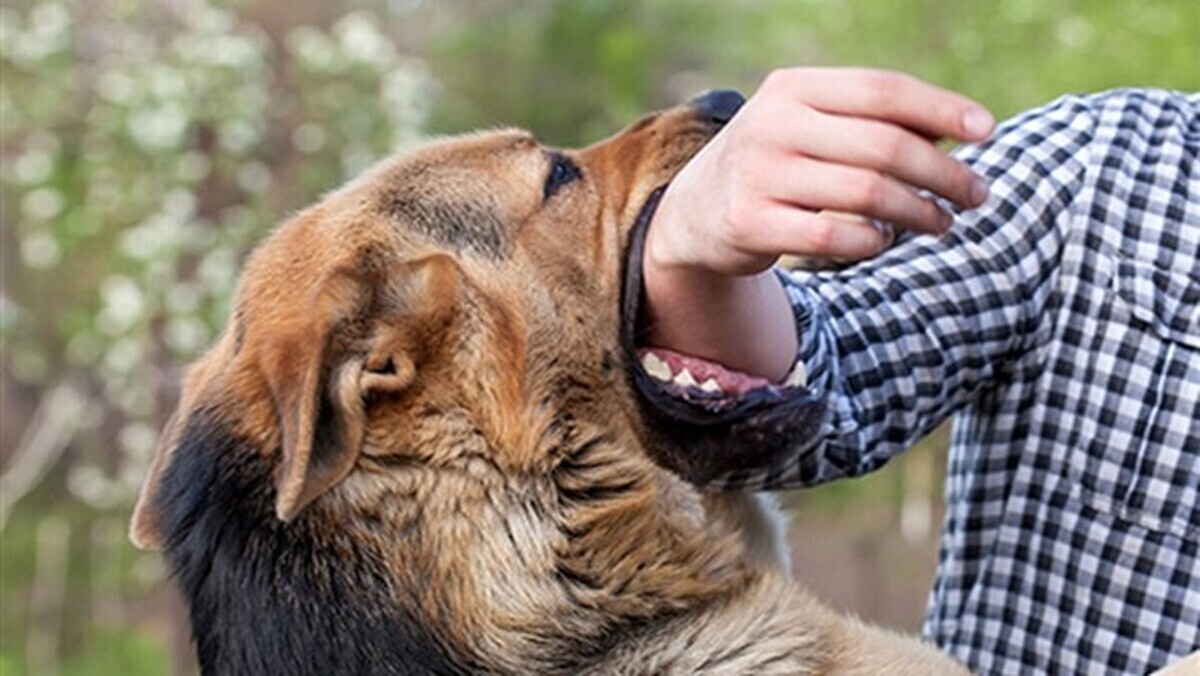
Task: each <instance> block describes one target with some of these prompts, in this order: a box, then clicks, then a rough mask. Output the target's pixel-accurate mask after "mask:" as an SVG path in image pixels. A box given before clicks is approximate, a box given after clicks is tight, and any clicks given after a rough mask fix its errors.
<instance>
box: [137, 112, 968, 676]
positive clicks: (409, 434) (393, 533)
mask: <svg viewBox="0 0 1200 676" xmlns="http://www.w3.org/2000/svg"><path fill="white" fill-rule="evenodd" d="M713 131H714V130H713V129H712V128H711V127H709V126H706V125H705V124H703V123H702V122H700V121H698V120H697V119H696V116H695V115H694V113H693V112H692V111H691V110H690V109H689V108H687V107H680V108H677V109H674V110H671V111H667V112H665V113H661V114H658V115H656V116H652V117H648V118H647V119H646V120H644V121H642V122H641V123H639V124H637V125H634V126H633V127H631V128H630V129H628V130H626V131H625V132H623V133H621V134H619V135H617V136H615V137H613V138H612V139H610V140H608V141H606V142H603V143H601V144H598V145H595V146H592V147H589V148H586V149H583V150H580V151H572V152H568V153H567V155H568V156H569V157H570V158H571V159H572V161H574V163H575V164H576V165H577V166H578V167H579V169H580V170H581V172H582V178H581V179H580V180H578V181H575V182H573V183H570V184H568V185H565V186H564V187H562V188H561V190H560V191H559V192H558V193H557V194H555V195H554V196H553V198H552V199H550V200H549V201H547V202H545V203H543V200H542V191H543V183H544V181H545V177H546V175H547V172H548V171H549V166H550V164H549V160H548V155H547V151H546V150H545V149H543V148H542V147H541V146H539V145H538V144H537V143H536V142H535V141H534V140H533V139H532V138H531V137H530V136H529V135H527V134H526V133H524V132H520V131H511V130H510V131H499V132H494V133H488V134H478V135H473V136H468V137H462V138H454V139H448V140H443V141H439V142H437V143H434V144H432V145H430V146H428V147H426V148H424V149H422V150H420V151H418V152H416V153H415V154H412V155H409V156H405V157H400V158H397V159H393V160H390V161H387V162H385V163H383V164H381V165H380V166H379V167H377V168H375V169H374V170H372V171H370V172H369V173H368V174H367V175H365V176H364V177H362V178H360V179H358V180H357V181H355V182H353V183H351V184H350V185H348V186H346V187H345V188H343V189H342V190H340V191H338V192H336V193H334V194H331V195H330V196H328V197H327V198H325V199H324V200H323V201H322V202H321V203H319V204H318V205H316V206H314V207H312V208H311V209H309V210H307V211H306V212H304V213H302V214H300V215H299V216H297V217H296V218H294V219H293V220H292V221H290V222H289V223H286V224H285V225H283V226H282V227H281V228H280V229H279V230H278V231H276V232H275V233H274V234H273V235H271V236H270V237H269V238H268V239H267V240H266V241H265V242H264V243H263V244H262V245H261V246H260V247H259V248H258V250H256V251H255V252H254V254H253V255H252V256H251V257H250V259H249V261H248V263H247V265H246V267H245V270H244V272H243V276H242V280H241V283H240V286H239V290H238V294H237V297H236V301H235V304H234V315H233V318H232V319H231V321H230V326H229V328H228V329H227V330H226V331H225V333H224V334H223V336H222V337H221V339H220V341H219V342H218V343H217V344H216V346H214V348H213V349H212V350H211V351H210V352H209V353H208V354H207V355H206V356H205V357H204V358H203V359H201V360H200V361H199V362H198V363H197V364H196V365H194V366H193V367H192V368H191V370H190V372H189V375H188V378H187V381H186V383H185V387H184V395H183V400H182V403H181V405H180V410H179V412H178V413H177V414H176V417H175V418H174V421H175V422H173V423H172V424H171V425H170V426H168V430H167V432H166V433H165V434H164V440H163V445H162V450H161V451H160V453H159V454H158V457H157V458H156V462H155V466H154V468H153V469H152V471H151V475H150V477H149V479H148V480H147V482H146V486H145V488H144V491H143V494H142V496H141V498H140V500H139V503H138V507H137V510H136V513H135V515H134V519H133V524H132V526H131V534H132V537H133V539H134V541H135V542H137V543H138V544H140V545H143V546H151V547H159V546H162V545H163V544H164V535H163V532H162V529H163V523H162V520H161V516H160V513H161V511H162V509H163V505H161V504H159V503H158V502H157V501H156V499H157V493H158V491H159V490H160V483H161V481H162V475H163V472H164V468H165V467H167V466H169V465H170V463H172V462H173V458H174V457H175V455H176V454H177V453H181V452H183V451H179V450H178V449H177V448H176V446H177V445H178V444H179V439H178V437H179V435H180V434H181V432H180V429H181V427H182V426H183V424H184V422H185V421H186V419H188V418H189V416H191V415H194V413H195V411H197V410H200V409H204V410H206V411H209V412H210V413H211V414H212V415H215V416H217V417H218V418H219V419H220V420H221V421H222V422H223V423H224V424H228V425H229V426H230V428H232V429H233V430H234V431H236V433H237V434H239V435H241V436H242V437H244V438H247V439H251V440H253V442H254V445H255V447H256V448H257V449H259V452H260V453H261V455H262V456H263V457H264V458H267V459H268V460H270V462H271V463H273V464H274V466H276V467H277V469H276V472H275V474H274V475H273V476H271V477H265V478H264V480H265V481H270V482H272V483H273V484H274V486H275V491H276V498H275V500H276V502H275V510H276V514H277V517H278V518H279V519H281V520H283V521H291V520H293V519H300V518H308V519H314V520H317V521H314V523H318V524H325V526H324V527H327V528H328V529H330V530H331V531H333V530H336V531H337V532H338V533H339V537H341V538H343V539H342V540H339V541H344V542H346V543H348V544H347V545H346V546H348V547H354V548H359V549H362V550H363V551H377V552H381V553H382V554H381V555H380V556H381V557H382V558H383V560H382V561H381V565H382V566H383V567H384V568H385V569H386V570H387V571H390V573H389V574H390V575H391V576H392V581H393V584H394V586H395V588H396V589H399V590H406V591H405V592H404V593H398V595H397V601H396V602H397V603H409V604H413V605H414V607H415V608H416V610H417V611H418V612H419V615H420V616H421V617H423V618H425V620H424V621H426V622H428V623H430V624H431V625H432V626H435V627H436V628H437V629H438V631H439V632H440V633H441V635H444V636H446V637H449V639H448V640H449V642H450V643H451V644H452V647H453V648H454V649H455V650H457V651H460V652H461V653H463V654H467V655H470V656H471V658H472V660H474V661H475V663H477V664H481V665H486V668H488V669H489V670H492V671H496V672H509V673H544V672H549V671H553V670H555V669H559V670H563V671H569V670H571V669H572V667H570V666H565V665H575V667H574V669H575V671H585V670H590V671H593V672H597V673H599V672H602V673H681V674H682V673H689V674H690V673H702V672H707V673H731V674H732V673H789V674H808V673H812V674H817V673H860V674H867V673H871V674H882V673H887V674H904V673H912V674H918V673H919V674H928V673H958V672H960V671H962V670H961V669H960V668H958V667H957V666H956V665H954V664H953V663H951V662H950V661H949V660H948V659H946V658H945V657H943V656H942V655H940V654H939V653H938V652H937V651H935V650H933V649H932V648H929V647H927V646H924V645H922V644H920V643H919V642H917V641H915V640H912V639H907V638H901V637H898V636H895V635H892V634H889V633H886V632H883V631H881V630H878V629H874V628H870V627H866V626H864V625H861V624H859V623H857V622H853V621H849V620H846V619H844V618H842V617H840V616H839V615H837V614H836V613H834V612H832V611H830V610H828V609H827V608H825V607H823V606H822V605H821V604H819V603H818V602H817V601H815V600H813V598H812V597H810V596H809V595H808V594H807V593H805V592H804V591H802V590H801V589H800V588H798V587H797V586H796V585H795V584H793V583H792V582H791V581H790V579H789V576H788V574H787V572H786V570H785V566H786V563H785V560H786V555H785V554H784V549H783V546H782V537H781V533H782V528H781V525H780V523H779V522H778V521H777V510H775V509H774V507H772V506H771V505H770V504H768V503H765V502H763V501H762V499H761V498H758V497H755V496H745V495H704V494H701V493H700V492H699V491H697V490H696V489H695V488H694V487H693V486H691V485H690V484H688V483H686V482H684V481H683V480H682V479H680V478H678V477H677V476H675V475H674V474H672V473H671V472H670V471H668V470H666V469H663V468H662V467H659V466H658V465H656V464H655V463H654V462H652V461H651V460H650V458H649V456H648V454H647V453H646V452H645V450H644V448H643V444H644V441H643V440H644V439H645V429H644V425H645V424H646V423H645V422H643V420H642V418H641V416H640V414H639V411H638V407H637V404H636V400H635V396H634V393H633V392H632V390H631V387H630V385H629V383H628V381H627V379H626V376H625V373H626V371H627V369H628V368H629V366H630V365H629V364H627V363H626V362H625V356H624V354H623V353H622V350H621V347H620V345H619V341H618V332H617V327H618V325H619V322H620V316H619V307H618V306H619V303H618V298H619V295H620V276H621V275H620V267H621V262H622V261H621V259H622V252H623V250H624V247H625V245H626V242H627V238H628V235H629V230H630V226H631V224H632V223H633V222H634V220H635V217H636V214H637V212H638V211H639V209H640V207H641V205H642V204H643V203H644V202H645V201H646V199H647V197H648V195H649V194H650V193H651V191H652V190H653V189H654V188H656V187H657V186H660V185H662V184H663V183H665V182H666V181H667V180H669V179H670V177H671V176H672V175H673V174H674V172H675V171H677V170H678V169H679V168H680V166H682V164H683V163H684V162H685V161H686V160H687V159H688V158H689V157H691V155H692V154H694V153H695V152H696V151H697V149H698V148H699V147H701V145H702V144H703V143H704V142H705V141H706V140H707V139H708V138H709V137H710V136H711V134H712V133H713ZM322 402H324V403H322ZM414 534H417V535H419V537H414ZM584 651H590V652H591V654H592V655H593V656H594V657H592V658H589V657H588V656H587V655H585V654H584Z"/></svg>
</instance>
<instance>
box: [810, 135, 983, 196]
mask: <svg viewBox="0 0 1200 676" xmlns="http://www.w3.org/2000/svg"><path fill="white" fill-rule="evenodd" d="M788 129H791V130H793V134H792V135H793V137H794V138H792V139H790V141H791V143H792V145H793V146H794V147H795V149H796V150H799V151H800V152H802V153H804V154H805V155H810V156H813V157H817V158H820V159H824V160H828V161H830V162H836V163H840V164H847V165H852V166H862V167H866V168H868V169H874V170H876V171H878V172H881V173H883V174H888V175H891V176H894V177H896V178H898V179H900V180H901V181H903V182H905V183H907V184H909V185H911V186H914V187H916V188H921V189H924V190H929V191H931V192H933V193H935V194H937V195H941V196H942V197H945V198H947V199H949V200H950V201H952V202H954V203H955V204H958V205H959V206H962V207H966V208H970V207H975V206H979V205H980V204H982V203H983V202H984V201H985V200H986V199H987V193H988V188H987V183H985V182H984V181H983V179H982V178H980V177H978V176H977V175H976V174H975V173H974V172H972V171H971V170H970V169H968V168H967V167H966V165H964V164H963V163H961V162H959V161H958V160H955V159H954V158H952V157H950V156H949V155H947V154H946V153H944V152H942V151H941V150H938V149H937V147H935V146H934V145H933V144H931V143H930V142H928V141H926V140H925V139H923V138H921V137H920V136H917V135H916V134H914V133H912V132H910V131H907V130H905V129H903V128H900V127H897V126H895V125H891V124H887V123H885V122H878V121H875V120H867V119H862V118H853V117H844V116H839V115H828V114H825V113H822V112H820V111H809V112H808V113H807V114H806V115H804V117H803V119H802V120H801V121H800V123H799V124H796V125H789V126H788Z"/></svg>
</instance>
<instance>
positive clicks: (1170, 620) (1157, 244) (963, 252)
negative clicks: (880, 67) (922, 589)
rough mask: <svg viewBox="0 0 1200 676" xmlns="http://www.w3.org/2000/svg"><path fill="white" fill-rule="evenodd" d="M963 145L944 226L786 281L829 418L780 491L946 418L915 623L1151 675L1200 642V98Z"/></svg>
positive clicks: (1061, 115)
mask: <svg viewBox="0 0 1200 676" xmlns="http://www.w3.org/2000/svg"><path fill="white" fill-rule="evenodd" d="M958 154H959V156H960V157H961V158H962V159H964V160H965V161H966V162H967V163H968V164H970V165H971V166H972V167H974V169H975V170H976V171H977V172H979V173H980V174H982V175H983V176H985V177H986V178H987V179H988V181H989V183H990V185H991V188H992V194H991V197H990V199H989V200H988V202H987V204H985V205H984V206H983V207H980V208H978V209H975V210H972V211H967V212H963V213H959V214H957V221H956V224H955V226H954V229H953V231H952V232H951V233H950V234H949V235H947V236H944V237H942V238H940V239H934V238H929V237H908V238H905V239H903V240H902V241H901V242H899V243H898V244H897V245H896V246H895V247H893V248H892V249H891V250H890V251H889V252H887V253H886V254H884V255H883V256H881V257H879V258H877V259H875V260H872V261H869V262H867V263H865V264H861V265H859V266H856V267H853V268H851V269H849V270H845V271H840V272H831V273H819V274H813V275H807V274H805V275H801V274H797V275H795V276H794V277H787V276H785V279H786V281H787V283H786V285H787V287H788V293H789V295H790V298H791V300H792V302H793V305H794V306H795V309H796V314H797V317H798V321H799V327H800V331H801V343H802V346H803V347H802V354H801V357H800V358H801V360H802V362H803V364H804V366H805V368H806V369H807V371H808V373H809V379H810V385H811V386H812V387H814V388H815V389H817V390H818V391H821V392H824V393H826V394H827V395H828V397H829V400H830V402H831V412H830V415H829V418H828V420H827V422H826V426H825V428H824V431H823V435H822V436H821V438H820V439H819V440H818V442H817V443H813V442H811V441H809V442H808V444H807V445H806V447H805V448H802V449H799V451H798V454H797V455H796V456H795V457H794V458H793V459H792V460H791V462H790V463H789V464H787V465H781V466H778V467H773V468H770V469H769V470H766V471H764V472H760V473H756V474H754V475H750V474H741V475H734V476H730V477H728V481H727V483H728V484H729V485H731V486H738V487H756V488H757V487H768V488H785V487H794V486H801V485H811V484H815V483H819V482H822V481H826V480H829V479H833V478H835V477H841V476H853V475H859V474H863V473H866V472H869V471H871V470H873V469H876V468H878V467H879V466H881V465H882V464H883V463H885V462H886V461H887V460H888V458H890V457H891V456H893V455H895V454H896V453H899V452H901V451H903V450H904V449H905V448H907V447H908V446H910V445H911V444H912V443H913V442H914V441H916V440H917V439H919V438H920V437H921V436H923V435H925V434H926V433H927V432H929V431H930V430H932V429H933V428H934V427H935V426H936V425H938V424H939V423H940V422H942V421H943V420H945V419H946V418H948V417H950V416H954V427H953V435H952V441H951V450H950V460H949V475H948V481H947V487H946V501H947V506H948V511H947V515H946V521H945V524H944V529H943V533H942V542H941V551H940V557H939V568H938V573H937V578H936V580H935V582H934V588H933V591H932V595H931V599H930V603H929V610H928V614H927V617H926V621H925V633H926V634H927V636H928V637H929V638H931V639H932V640H934V641H936V642H937V644H938V645H940V646H941V647H942V648H944V649H945V650H947V651H948V652H950V653H951V654H953V655H955V656H956V657H958V658H960V659H962V660H964V661H965V662H967V663H968V664H970V665H971V666H972V667H974V668H976V669H978V670H979V671H980V672H982V673H1002V674H1026V673H1087V674H1096V673H1119V674H1137V673H1145V672H1147V671H1149V670H1152V669H1153V668H1156V667H1158V666H1162V665H1163V664H1165V663H1167V662H1169V661H1171V660H1172V659H1174V658H1177V657H1179V656H1182V655H1184V654H1187V653H1190V652H1192V651H1195V650H1198V649H1200V160H1198V159H1197V155H1198V154H1200V95H1196V94H1181V93H1173V92H1162V91H1139V90H1119V91H1113V92H1108V93H1105V94H1100V95H1096V96H1090V97H1077V96H1070V97H1065V98H1062V99H1060V100H1058V101H1056V102H1054V103H1052V104H1050V105H1049V106H1046V107H1044V108H1041V109H1039V110H1035V111H1032V112H1029V113H1026V114H1024V115H1022V116H1020V117H1018V118H1016V119H1014V120H1012V121H1010V122H1008V123H1006V124H1004V125H1002V127H1001V128H1000V129H999V130H998V132H997V133H996V135H995V137H994V138H993V140H992V141H990V142H988V143H987V144H985V145H981V146H972V147H967V148H964V149H962V150H961V151H960V152H959V153H958Z"/></svg>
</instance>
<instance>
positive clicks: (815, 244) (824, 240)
mask: <svg viewBox="0 0 1200 676" xmlns="http://www.w3.org/2000/svg"><path fill="white" fill-rule="evenodd" d="M834 228H835V226H834V224H833V222H832V221H831V220H830V219H829V218H814V219H812V220H811V221H810V222H809V223H808V226H807V227H806V228H805V229H804V232H805V238H806V239H807V240H808V247H809V250H810V251H811V252H813V253H817V254H820V253H824V252H827V251H829V250H830V249H831V248H832V247H833V243H834V238H835V237H836V236H837V235H836V232H835V231H834Z"/></svg>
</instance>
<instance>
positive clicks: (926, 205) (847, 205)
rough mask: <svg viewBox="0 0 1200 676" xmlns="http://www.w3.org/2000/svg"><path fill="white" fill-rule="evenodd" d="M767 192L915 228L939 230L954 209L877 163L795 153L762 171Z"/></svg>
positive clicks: (797, 202) (809, 205) (799, 203)
mask: <svg viewBox="0 0 1200 676" xmlns="http://www.w3.org/2000/svg"><path fill="white" fill-rule="evenodd" d="M761 180H763V181H764V182H765V183H764V187H765V193H766V194H767V195H770V196H771V197H772V198H773V199H775V200H776V201H780V202H785V203H789V204H793V205H795V206H799V207H803V208H805V209H810V210H814V211H815V210H822V209H832V210H834V211H841V212H847V213H852V214H859V215H863V216H870V217H872V218H877V219H879V220H882V221H887V222H889V223H894V224H896V225H899V226H901V227H904V228H908V229H910V230H915V231H917V232H923V233H927V234H933V235H939V234H942V233H944V232H945V231H946V230H947V229H949V227H950V224H951V218H950V215H949V214H947V213H946V212H945V211H942V209H940V208H939V207H938V206H937V205H936V204H934V203H933V202H932V201H930V200H928V199H925V198H923V197H921V196H920V195H917V194H916V193H914V192H913V191H912V190H911V189H909V188H908V187H906V186H904V185H902V184H901V183H900V182H898V181H896V180H895V179H893V178H890V177H888V176H886V175H884V174H881V173H879V172H877V171H874V170H872V169H864V168H861V167H851V166H846V165H843V164H834V163H831V162H825V161H822V160H816V159H812V158H808V157H795V158H792V159H790V160H788V161H786V162H782V163H779V164H778V165H777V166H774V167H772V172H771V173H770V174H769V175H767V176H764V177H762V179H761Z"/></svg>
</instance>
